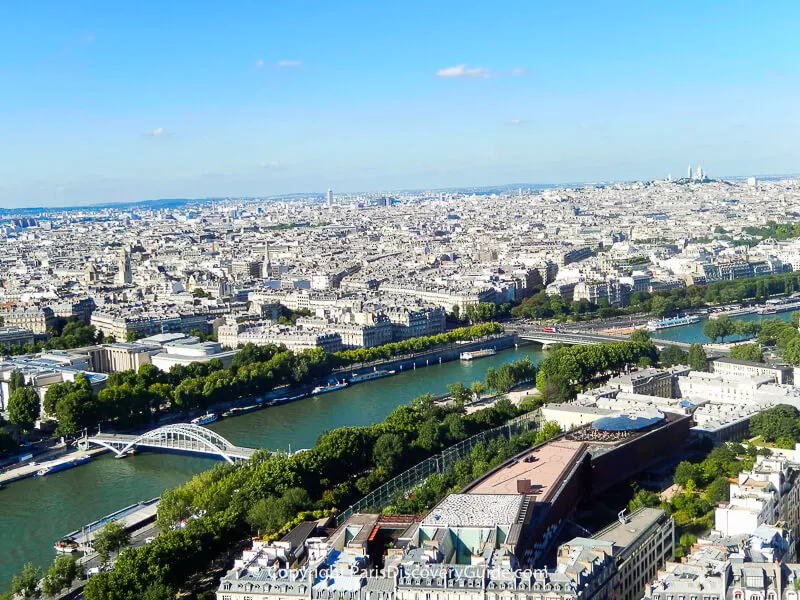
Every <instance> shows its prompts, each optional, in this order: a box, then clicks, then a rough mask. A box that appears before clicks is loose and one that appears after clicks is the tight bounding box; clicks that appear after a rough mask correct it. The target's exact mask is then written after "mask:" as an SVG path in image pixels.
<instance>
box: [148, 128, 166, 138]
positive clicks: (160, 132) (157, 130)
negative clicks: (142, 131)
mask: <svg viewBox="0 0 800 600" xmlns="http://www.w3.org/2000/svg"><path fill="white" fill-rule="evenodd" d="M151 133H152V134H153V135H155V136H158V135H164V128H163V127H156V128H155V129H153V131H152V132H151Z"/></svg>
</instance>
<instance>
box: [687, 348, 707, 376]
mask: <svg viewBox="0 0 800 600" xmlns="http://www.w3.org/2000/svg"><path fill="white" fill-rule="evenodd" d="M688 359H689V367H690V368H691V369H692V371H708V355H707V354H706V351H705V348H703V346H702V345H701V344H692V345H691V346H689V355H688Z"/></svg>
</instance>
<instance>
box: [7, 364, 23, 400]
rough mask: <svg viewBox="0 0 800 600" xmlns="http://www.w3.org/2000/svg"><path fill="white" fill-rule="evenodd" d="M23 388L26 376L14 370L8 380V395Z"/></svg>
mask: <svg viewBox="0 0 800 600" xmlns="http://www.w3.org/2000/svg"><path fill="white" fill-rule="evenodd" d="M21 387H25V375H24V374H23V373H22V371H20V370H19V369H14V370H13V371H11V376H10V377H9V379H8V393H9V394H13V393H14V392H16V391H17V390H18V389H19V388H21Z"/></svg>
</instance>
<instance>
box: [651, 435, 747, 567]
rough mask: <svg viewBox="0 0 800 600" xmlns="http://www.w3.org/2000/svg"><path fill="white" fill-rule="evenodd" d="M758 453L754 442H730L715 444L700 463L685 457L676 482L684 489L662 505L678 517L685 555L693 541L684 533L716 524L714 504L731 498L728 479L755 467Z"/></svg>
mask: <svg viewBox="0 0 800 600" xmlns="http://www.w3.org/2000/svg"><path fill="white" fill-rule="evenodd" d="M758 453H759V451H758V450H757V449H756V448H755V447H754V446H748V447H747V448H745V447H744V446H742V445H740V444H732V443H727V444H725V445H723V446H720V447H718V448H714V449H713V450H712V451H711V452H710V453H709V454H708V456H707V457H706V458H705V459H704V460H703V461H702V462H700V463H692V462H689V461H683V462H681V463H680V464H679V465H678V466H677V468H676V469H675V478H674V482H675V484H676V485H679V486H681V488H682V491H680V492H678V493H676V494H675V495H674V496H673V497H672V498H671V500H670V501H669V502H668V503H662V505H661V506H662V507H663V508H665V509H666V510H668V511H669V512H670V513H671V514H672V516H673V517H674V518H675V525H676V528H677V532H676V533H678V534H681V541H680V544H679V547H678V548H676V554H678V555H679V556H682V555H684V554H685V553H686V552H688V550H689V547H690V546H691V544H692V543H693V542H692V541H691V540H690V539H689V538H686V540H684V539H683V535H691V534H692V532H696V533H700V532H705V531H708V530H709V529H712V528H713V526H714V507H715V506H716V504H717V503H718V502H722V501H725V500H727V499H728V494H729V490H730V482H729V480H728V479H729V478H730V477H735V476H737V475H738V474H739V473H740V472H741V471H745V470H749V469H752V467H753V464H754V463H755V457H756V455H757V454H758Z"/></svg>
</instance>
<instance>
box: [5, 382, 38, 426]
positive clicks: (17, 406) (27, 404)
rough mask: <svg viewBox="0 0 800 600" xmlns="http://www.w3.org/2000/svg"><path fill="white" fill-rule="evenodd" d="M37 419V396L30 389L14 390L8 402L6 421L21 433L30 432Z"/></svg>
mask: <svg viewBox="0 0 800 600" xmlns="http://www.w3.org/2000/svg"><path fill="white" fill-rule="evenodd" d="M38 418H39V396H37V395H36V392H35V391H34V389H33V388H32V387H27V386H26V387H21V388H17V389H16V390H14V393H13V394H11V398H9V400H8V421H9V423H11V424H12V425H16V426H17V427H19V428H20V429H21V430H22V431H30V430H31V429H32V428H33V425H34V423H35V422H36V420H37V419H38Z"/></svg>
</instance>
